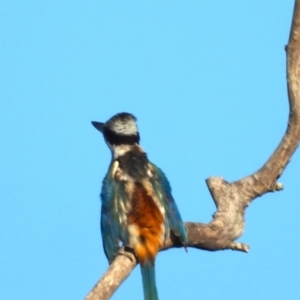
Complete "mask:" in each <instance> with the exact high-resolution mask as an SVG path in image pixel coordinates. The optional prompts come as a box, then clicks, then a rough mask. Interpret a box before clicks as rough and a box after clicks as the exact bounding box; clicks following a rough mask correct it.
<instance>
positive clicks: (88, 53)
mask: <svg viewBox="0 0 300 300" xmlns="http://www.w3.org/2000/svg"><path fill="white" fill-rule="evenodd" d="M292 9H293V1H291V0H289V1H287V0H285V1H226V3H225V1H175V0H174V1H163V0H162V1H146V0H145V1H54V0H52V1H46V0H45V1H13V0H11V1H7V0H4V1H3V0H2V1H0V64H1V68H0V99H1V100H0V101H1V102H0V103H1V109H0V116H1V117H0V126H1V131H0V140H1V144H0V145H1V156H0V167H1V172H0V182H1V189H0V204H1V206H0V207H1V210H0V214H1V217H0V228H1V231H0V239H1V242H0V243H1V244H0V266H1V267H0V282H1V289H0V298H1V299H25V300H27V299H30V300H32V299H83V297H84V296H85V295H86V294H87V293H88V292H89V290H90V289H91V288H92V286H93V285H94V284H95V283H96V281H97V280H98V279H99V277H100V276H101V275H102V274H103V272H104V271H105V270H106V268H107V261H106V258H105V256H104V253H103V250H102V244H101V236H100V230H99V209H100V200H99V193H100V187H101V181H102V178H103V176H104V174H105V172H106V170H107V167H108V164H109V161H110V153H109V150H108V149H107V147H106V145H105V144H104V142H103V139H102V137H101V135H100V134H99V133H98V132H97V131H96V130H95V129H94V128H93V127H92V126H91V124H90V121H91V120H98V121H106V120H107V119H108V118H110V117H111V116H112V115H113V114H115V113H117V112H122V111H126V112H131V113H133V114H135V115H136V116H137V118H138V125H139V129H140V134H141V138H142V140H141V144H142V146H143V147H144V148H145V150H146V151H147V153H148V156H149V158H150V159H151V160H152V161H153V162H154V163H156V164H157V165H158V166H160V167H161V168H162V169H163V170H164V171H165V173H166V174H167V176H168V178H169V180H170V182H171V184H172V187H173V194H174V197H175V199H176V202H177V204H178V206H179V209H180V211H181V214H182V216H183V219H184V220H185V221H198V222H209V221H210V220H211V215H212V214H213V212H214V210H215V208H214V204H213V201H212V199H211V197H210V195H209V192H208V189H207V188H206V185H205V179H206V178H207V177H209V176H217V175H219V176H222V177H224V178H225V179H226V180H228V181H233V180H237V179H240V178H241V177H244V176H246V175H249V174H251V173H252V172H254V171H256V170H257V169H258V168H260V167H261V166H262V164H263V163H264V162H265V161H266V159H267V158H268V157H269V156H270V155H271V153H272V151H273V150H274V149H275V147H276V146H277V145H278V143H279V141H280V139H281V137H282V135H283V133H284V131H285V128H286V123H287V117H288V101H287V92H286V74H285V51H284V45H285V44H286V43H287V41H288V35H289V29H290V23H291V17H292ZM280 182H282V183H283V184H284V187H285V189H284V191H282V192H278V193H274V194H268V195H265V196H264V197H262V198H259V199H257V200H256V201H255V202H254V203H253V204H252V205H251V206H250V207H249V208H248V210H247V215H246V227H245V233H244V235H243V236H242V237H241V238H240V239H239V240H240V241H242V242H245V243H249V244H250V246H251V249H250V252H249V253H248V254H244V253H239V252H233V251H219V252H215V253H211V252H205V251H199V250H194V249H189V251H188V253H185V251H184V250H182V249H176V250H170V251H166V252H164V253H161V254H159V256H158V258H157V284H158V290H159V294H160V298H161V299H202V300H210V299H231V300H232V299H246V300H248V299H299V298H300V285H299V277H300V260H299V248H300V242H299V233H298V229H299V214H300V201H299V200H300V190H299V186H300V184H299V182H300V154H299V150H298V152H296V153H295V155H294V156H293V158H292V160H291V162H290V164H289V165H288V167H287V169H286V170H285V173H284V175H283V176H282V177H281V178H280ZM129 297H130V299H142V283H141V277H140V271H139V268H136V269H135V270H134V272H133V273H132V274H131V276H130V277H129V279H128V280H126V282H125V283H124V284H123V285H122V286H121V288H120V289H119V290H118V291H117V292H116V294H115V295H114V297H113V299H127V298H128V299H129Z"/></svg>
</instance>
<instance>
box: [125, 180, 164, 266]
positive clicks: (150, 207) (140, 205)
mask: <svg viewBox="0 0 300 300" xmlns="http://www.w3.org/2000/svg"><path fill="white" fill-rule="evenodd" d="M134 185H135V186H134V191H133V193H132V202H131V207H132V209H131V211H130V212H129V214H128V231H129V235H130V240H131V244H132V245H131V246H132V247H133V249H134V251H135V254H136V256H137V257H138V259H139V261H140V262H141V263H144V262H147V261H154V258H155V256H156V254H157V252H158V250H159V248H160V247H161V246H162V244H163V237H164V218H163V215H162V213H161V212H160V210H159V208H158V207H157V205H156V204H155V202H154V200H153V198H152V197H151V195H149V194H148V193H147V190H146V189H145V187H144V186H143V184H142V183H140V182H135V184H134Z"/></svg>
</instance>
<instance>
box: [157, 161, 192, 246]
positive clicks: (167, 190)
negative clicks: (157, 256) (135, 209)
mask: <svg viewBox="0 0 300 300" xmlns="http://www.w3.org/2000/svg"><path fill="white" fill-rule="evenodd" d="M151 166H152V169H153V173H154V174H153V177H152V180H151V181H152V185H153V187H154V190H155V191H158V198H159V199H160V201H161V204H162V205H163V207H164V209H165V211H166V218H167V221H168V223H169V224H168V225H169V227H170V229H171V230H172V231H173V232H174V233H175V235H177V236H178V237H179V238H180V240H181V242H182V243H183V244H184V245H187V242H188V237H187V229H186V227H185V226H184V223H183V222H182V219H181V215H180V213H179V210H178V208H177V205H176V203H175V200H174V198H173V196H172V189H171V186H170V183H169V181H168V179H167V177H166V175H165V174H164V173H163V171H162V170H161V169H160V168H158V167H157V166H155V165H154V164H152V163H151Z"/></svg>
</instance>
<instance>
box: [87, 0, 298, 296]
mask: <svg viewBox="0 0 300 300" xmlns="http://www.w3.org/2000/svg"><path fill="white" fill-rule="evenodd" d="M286 54H287V89H288V98H289V105H290V114H289V121H288V126H287V130H286V132H285V134H284V136H283V138H282V140H281V142H280V144H279V145H278V147H277V148H276V150H275V151H274V153H273V154H272V155H271V157H270V158H269V159H268V160H267V162H266V163H265V164H264V165H263V166H262V168H261V169H259V170H258V171H256V172H255V173H254V174H252V175H250V176H247V177H245V178H243V179H241V180H238V181H235V182H232V183H228V182H227V181H225V180H224V179H223V178H221V177H210V178H208V179H207V180H206V184H207V187H208V189H209V191H210V194H211V196H212V198H213V200H214V202H215V205H216V208H217V211H216V213H215V214H214V216H213V219H212V221H211V222H210V223H208V224H202V223H195V222H187V223H185V224H186V226H187V228H188V231H189V235H188V238H189V243H188V246H189V247H193V248H198V249H203V250H210V251H216V250H222V249H232V250H238V251H244V252H247V251H248V249H249V247H248V245H246V244H242V243H235V242H234V241H235V240H236V239H237V238H238V237H240V236H241V235H242V234H243V231H244V223H245V219H244V216H245V211H246V208H247V207H248V205H250V204H251V202H252V201H253V200H254V199H256V198H257V197H260V196H262V195H264V194H265V193H268V192H274V191H278V190H281V189H282V188H283V187H282V185H281V184H280V183H278V182H277V180H278V178H279V177H280V176H281V174H282V172H283V170H284V169H285V167H286V166H287V164H288V162H289V160H290V159H291V157H292V155H293V153H294V152H295V150H296V149H297V147H298V144H299V142H300V0H296V1H295V6H294V13H293V20H292V26H291V31H290V37H289V42H288V45H287V46H286ZM174 247H182V245H181V244H180V242H179V240H178V239H177V238H176V237H175V236H171V237H170V239H168V240H167V241H166V243H165V245H164V247H163V249H161V250H167V249H170V248H174ZM136 264H137V261H136V258H135V256H134V255H133V254H132V253H131V252H124V251H123V252H122V254H121V255H119V256H118V257H117V258H116V259H115V261H114V262H113V263H112V264H111V265H110V267H109V269H108V270H107V272H106V273H105V274H104V275H103V277H102V278H101V279H100V280H99V282H98V283H97V284H96V285H95V286H94V288H93V289H92V291H91V292H90V293H89V294H88V296H87V297H86V298H85V299H86V300H105V299H109V298H110V297H111V296H112V294H113V293H114V291H115V290H116V289H117V288H118V287H119V286H120V285H121V283H122V282H123V281H124V280H125V279H126V278H127V277H128V275H129V274H130V272H131V271H132V269H133V268H134V267H135V266H136Z"/></svg>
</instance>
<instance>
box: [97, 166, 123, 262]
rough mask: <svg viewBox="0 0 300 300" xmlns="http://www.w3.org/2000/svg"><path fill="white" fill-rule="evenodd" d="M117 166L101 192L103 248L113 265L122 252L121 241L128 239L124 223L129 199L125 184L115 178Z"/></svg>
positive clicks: (112, 170) (105, 180)
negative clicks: (120, 251) (125, 206)
mask: <svg viewBox="0 0 300 300" xmlns="http://www.w3.org/2000/svg"><path fill="white" fill-rule="evenodd" d="M115 169H116V166H115V165H114V163H112V164H111V166H110V168H109V170H108V172H107V175H106V176H105V178H104V180H103V185H102V191H101V200H102V207H101V234H102V241H103V248H104V252H105V255H106V257H107V259H108V261H109V262H110V263H111V262H112V261H113V260H114V259H115V257H116V256H117V254H118V251H119V250H120V241H123V243H124V242H125V244H126V241H127V239H128V233H127V230H126V229H125V228H126V227H125V226H124V224H122V220H123V222H124V220H125V219H124V214H125V213H126V211H125V210H124V209H125V208H124V205H122V203H123V204H124V203H126V201H127V200H128V199H126V198H127V195H126V193H125V191H124V182H122V181H120V180H117V179H115V178H114V172H115Z"/></svg>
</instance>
